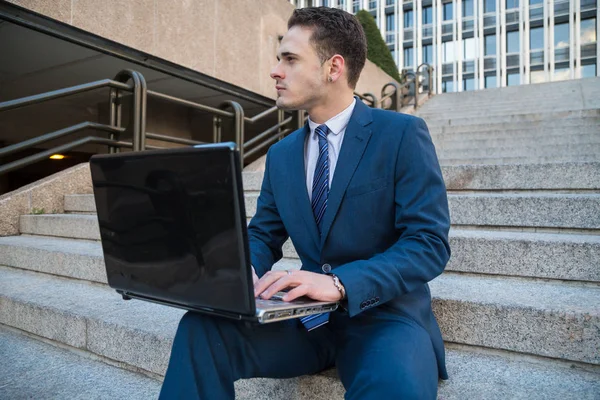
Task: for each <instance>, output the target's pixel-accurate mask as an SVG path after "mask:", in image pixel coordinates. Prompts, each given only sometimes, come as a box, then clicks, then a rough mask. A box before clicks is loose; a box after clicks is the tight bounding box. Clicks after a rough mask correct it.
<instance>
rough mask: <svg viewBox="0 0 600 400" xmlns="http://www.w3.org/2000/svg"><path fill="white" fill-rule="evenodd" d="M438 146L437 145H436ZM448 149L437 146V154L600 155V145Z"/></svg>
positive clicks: (456, 155) (446, 155)
mask: <svg viewBox="0 0 600 400" xmlns="http://www.w3.org/2000/svg"><path fill="white" fill-rule="evenodd" d="M436 145H437V144H436ZM462 146H464V145H461V144H459V146H458V148H447V147H446V146H444V145H437V154H438V157H439V158H440V159H445V158H473V157H542V156H543V157H554V156H565V155H570V156H571V157H572V158H573V159H574V160H577V159H578V156H579V154H583V155H585V154H600V143H581V144H573V143H569V144H553V145H538V146H536V145H535V143H531V142H528V143H527V145H525V144H523V145H521V146H519V145H518V143H516V144H514V145H513V144H512V143H510V144H508V145H507V146H498V147H496V146H493V145H489V146H488V145H486V146H481V147H470V146H468V147H467V148H464V147H462Z"/></svg>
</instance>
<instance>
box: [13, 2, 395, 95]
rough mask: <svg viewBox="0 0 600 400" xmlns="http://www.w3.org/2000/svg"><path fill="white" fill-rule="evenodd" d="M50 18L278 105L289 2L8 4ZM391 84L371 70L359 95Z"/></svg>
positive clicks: (377, 92)
mask: <svg viewBox="0 0 600 400" xmlns="http://www.w3.org/2000/svg"><path fill="white" fill-rule="evenodd" d="M9 1H10V2H11V3H15V4H17V5H20V6H22V7H25V8H28V9H30V10H33V11H35V12H38V13H40V14H43V15H46V16H48V17H50V18H54V19H57V20H59V21H61V22H64V23H67V24H70V25H73V26H75V27H77V28H80V29H83V30H86V31H89V32H92V33H94V34H96V35H99V36H102V37H105V38H107V39H110V40H113V41H116V42H119V43H122V44H124V45H127V46H129V47H133V48H135V49H138V50H141V51H144V52H146V53H149V54H152V55H155V56H157V57H161V58H164V59H166V60H169V61H171V62H174V63H177V64H180V65H183V66H185V67H188V68H191V69H194V70H196V71H199V72H202V73H204V74H206V75H210V76H212V77H215V78H218V79H221V80H223V81H227V82H229V83H232V84H234V85H238V86H241V87H243V88H245V89H248V90H251V91H253V92H256V93H260V94H262V95H264V96H267V97H270V98H274V97H275V95H276V93H275V90H274V85H273V81H272V79H271V78H270V77H269V71H270V69H271V67H272V66H273V65H274V63H275V62H276V59H275V55H276V51H277V46H278V44H279V41H278V37H279V36H280V35H283V34H284V33H285V32H286V30H287V20H288V18H289V16H290V15H291V13H292V11H293V10H294V7H293V6H292V5H291V4H290V3H289V2H288V1H285V0H260V1H257V0H168V1H155V0H128V1H123V0H104V1H101V2H99V1H98V0H9ZM391 80H392V78H391V77H389V76H388V75H387V74H385V73H384V72H383V71H382V70H380V69H379V68H378V67H376V66H375V65H374V64H372V63H370V62H367V66H366V67H365V70H364V71H363V74H362V76H361V79H360V81H359V84H358V88H357V89H358V92H359V93H365V92H373V93H374V94H375V95H377V96H378V97H379V96H380V91H381V87H382V86H383V85H384V84H385V83H387V82H390V81H391Z"/></svg>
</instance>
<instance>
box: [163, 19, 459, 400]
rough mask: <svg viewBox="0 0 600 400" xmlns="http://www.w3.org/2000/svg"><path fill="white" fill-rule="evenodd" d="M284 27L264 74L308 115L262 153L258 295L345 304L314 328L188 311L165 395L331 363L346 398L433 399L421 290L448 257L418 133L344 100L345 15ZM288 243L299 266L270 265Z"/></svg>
mask: <svg viewBox="0 0 600 400" xmlns="http://www.w3.org/2000/svg"><path fill="white" fill-rule="evenodd" d="M288 28H289V30H288V32H287V33H286V35H285V36H284V37H283V39H282V41H281V46H280V48H279V52H278V60H279V63H278V64H277V65H276V67H274V69H273V70H272V72H271V77H272V78H273V79H274V80H275V84H276V89H277V105H278V106H279V107H281V108H284V109H305V110H307V112H308V115H309V117H310V118H309V122H308V124H307V125H306V126H305V127H304V128H302V129H300V130H298V131H296V132H294V133H292V134H291V135H289V136H288V137H286V138H285V139H284V140H282V141H280V142H279V143H277V144H275V145H273V146H272V147H271V149H270V150H269V152H268V155H267V161H266V167H265V174H264V180H263V184H262V189H261V193H260V196H259V199H258V206H257V211H256V215H255V216H254V218H253V219H252V222H251V223H250V226H249V238H250V252H251V260H252V264H253V266H254V268H255V271H256V275H257V276H256V277H255V278H256V279H255V294H256V295H257V296H258V295H260V296H261V297H263V298H266V299H268V298H270V297H271V296H272V295H273V294H274V293H275V292H277V291H280V290H281V289H284V288H288V289H291V290H290V291H289V292H288V293H287V294H286V296H285V297H284V300H293V299H295V298H296V297H298V296H308V297H311V298H313V299H315V300H334V301H337V300H341V304H342V310H341V311H339V312H334V313H331V314H329V315H325V316H324V318H323V321H322V322H323V323H324V322H325V321H328V323H325V324H324V325H322V326H320V327H318V328H316V329H312V330H308V329H307V327H305V326H304V325H303V324H302V323H300V322H299V321H298V320H291V321H286V322H280V323H273V324H266V325H260V326H259V325H253V326H248V325H245V324H240V323H237V322H233V321H228V320H224V319H217V318H212V317H208V316H203V315H200V314H196V313H187V314H186V315H185V316H184V317H183V319H182V321H181V323H180V326H179V329H178V331H177V335H176V337H175V341H174V344H173V352H172V355H171V361H170V365H169V368H168V371H167V374H166V377H165V382H164V384H163V390H162V393H161V395H162V397H164V398H201V399H227V398H233V397H234V388H233V382H234V381H235V380H237V379H242V378H250V377H273V378H287V377H294V376H299V375H304V374H312V373H316V372H319V371H321V370H323V369H326V368H329V367H332V366H334V365H335V366H336V367H337V371H338V374H339V376H340V379H341V381H342V383H343V385H344V387H345V389H346V398H347V399H360V400H364V399H409V398H419V399H421V398H423V399H433V398H435V397H436V393H437V382H438V377H441V378H444V379H445V378H446V377H447V376H446V369H445V363H444V347H443V342H442V338H441V334H440V331H439V328H438V325H437V322H436V320H435V318H434V316H433V313H432V311H431V296H430V293H429V288H428V286H427V282H428V281H430V280H431V279H433V278H435V277H436V276H437V275H439V274H440V273H441V272H442V271H443V269H444V267H445V265H446V262H447V261H448V258H449V256H450V249H449V246H448V239H447V235H448V230H449V217H448V205H447V199H446V191H445V186H444V182H443V180H442V175H441V172H440V168H439V165H438V161H437V157H436V154H435V150H434V147H433V144H432V142H431V138H430V136H429V133H428V130H427V127H426V126H425V123H424V122H423V121H422V120H421V119H419V118H415V117H411V116H407V115H402V114H399V113H395V112H390V111H383V110H377V109H370V108H368V107H367V106H365V105H364V104H363V103H361V102H360V101H357V99H356V98H354V97H353V89H354V87H355V86H356V82H357V81H358V77H359V75H360V71H361V70H362V68H363V66H364V63H365V59H366V39H365V35H364V32H363V30H362V27H361V26H360V24H359V23H358V21H357V20H356V19H355V18H354V16H352V15H351V14H348V13H346V12H343V11H340V10H337V9H333V8H323V7H321V8H305V9H299V10H295V11H294V14H293V15H292V17H291V18H290V20H289V21H288ZM288 236H289V237H290V238H291V239H292V241H293V243H294V246H295V248H296V250H297V252H298V254H299V256H300V259H301V261H302V269H301V270H299V271H271V267H272V265H273V263H275V262H276V261H277V260H279V259H280V258H281V257H282V250H281V247H282V245H283V243H284V242H285V241H286V240H287V239H288ZM329 272H331V274H327V273H329ZM259 277H260V279H258V278H259ZM319 318H321V317H319Z"/></svg>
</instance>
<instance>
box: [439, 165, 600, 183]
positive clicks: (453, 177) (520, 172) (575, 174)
mask: <svg viewBox="0 0 600 400" xmlns="http://www.w3.org/2000/svg"><path fill="white" fill-rule="evenodd" d="M442 174H443V175H444V181H445V182H446V188H447V189H448V190H502V189H503V190H531V189H600V163H599V162H590V163H549V164H512V165H453V166H442Z"/></svg>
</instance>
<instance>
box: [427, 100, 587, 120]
mask: <svg viewBox="0 0 600 400" xmlns="http://www.w3.org/2000/svg"><path fill="white" fill-rule="evenodd" d="M535 101H536V103H539V104H536V105H535V106H531V105H523V104H520V103H518V102H517V103H514V104H498V105H493V104H489V103H487V104H486V103H484V102H483V101H481V102H479V103H478V104H472V103H471V104H470V103H458V102H457V103H456V104H454V108H452V107H447V106H442V105H436V106H434V105H433V104H432V105H431V106H430V108H427V109H418V110H417V115H419V116H421V115H422V116H424V117H434V116H436V115H437V116H440V117H443V118H446V117H450V118H452V117H457V118H469V117H475V118H478V117H482V116H484V115H485V114H486V113H488V115H493V116H502V115H511V114H525V113H527V114H535V113H546V112H554V113H566V112H571V111H574V112H577V111H580V110H585V111H587V110H593V109H594V108H592V107H590V108H576V107H572V106H564V105H557V104H552V102H551V101H550V102H543V101H542V102H540V101H539V99H537V100H535ZM482 104H486V105H485V107H482Z"/></svg>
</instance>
